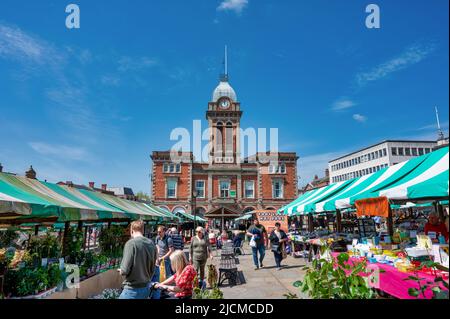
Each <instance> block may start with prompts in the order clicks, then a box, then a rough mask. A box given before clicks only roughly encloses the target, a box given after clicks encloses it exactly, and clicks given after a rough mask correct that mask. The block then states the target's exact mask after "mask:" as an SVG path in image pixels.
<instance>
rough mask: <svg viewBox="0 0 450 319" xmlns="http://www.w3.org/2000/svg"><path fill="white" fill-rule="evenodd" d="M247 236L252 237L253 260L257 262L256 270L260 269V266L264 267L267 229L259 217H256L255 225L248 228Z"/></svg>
mask: <svg viewBox="0 0 450 319" xmlns="http://www.w3.org/2000/svg"><path fill="white" fill-rule="evenodd" d="M247 236H250V237H251V240H250V247H252V253H253V262H254V264H255V270H258V269H259V267H261V268H262V267H264V265H263V260H264V256H265V254H266V246H267V231H266V228H265V227H264V226H263V225H261V224H260V223H259V220H258V218H255V219H254V220H253V225H251V226H250V227H249V228H248V230H247ZM258 253H259V260H258Z"/></svg>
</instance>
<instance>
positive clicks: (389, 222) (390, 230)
mask: <svg viewBox="0 0 450 319" xmlns="http://www.w3.org/2000/svg"><path fill="white" fill-rule="evenodd" d="M386 221H387V228H388V233H389V236H391V238H392V236H394V218H393V214H392V209H391V208H390V207H389V213H388V217H387V218H386Z"/></svg>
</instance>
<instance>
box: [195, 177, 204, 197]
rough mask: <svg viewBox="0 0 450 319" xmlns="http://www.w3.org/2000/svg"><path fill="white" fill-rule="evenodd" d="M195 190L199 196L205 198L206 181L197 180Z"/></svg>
mask: <svg viewBox="0 0 450 319" xmlns="http://www.w3.org/2000/svg"><path fill="white" fill-rule="evenodd" d="M195 190H196V191H197V197H198V198H205V181H195Z"/></svg>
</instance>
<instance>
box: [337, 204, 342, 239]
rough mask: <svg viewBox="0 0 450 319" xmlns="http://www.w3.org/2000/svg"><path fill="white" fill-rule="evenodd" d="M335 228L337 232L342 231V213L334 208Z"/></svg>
mask: <svg viewBox="0 0 450 319" xmlns="http://www.w3.org/2000/svg"><path fill="white" fill-rule="evenodd" d="M336 229H337V232H338V233H342V214H341V210H340V209H337V210H336Z"/></svg>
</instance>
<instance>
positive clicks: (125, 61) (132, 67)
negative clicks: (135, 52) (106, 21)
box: [118, 56, 158, 72]
mask: <svg viewBox="0 0 450 319" xmlns="http://www.w3.org/2000/svg"><path fill="white" fill-rule="evenodd" d="M118 63H119V67H118V70H119V71H120V72H127V71H137V70H142V69H146V68H149V67H153V66H155V65H157V64H158V61H157V60H156V59H154V58H149V57H140V58H131V57H127V56H125V57H122V58H121V59H120V60H119V62H118Z"/></svg>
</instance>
